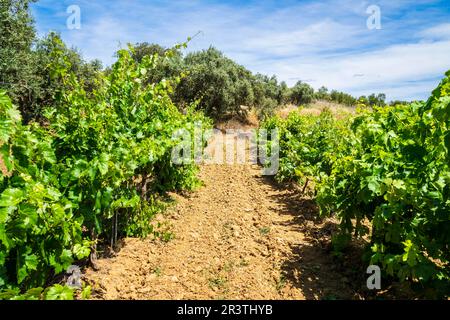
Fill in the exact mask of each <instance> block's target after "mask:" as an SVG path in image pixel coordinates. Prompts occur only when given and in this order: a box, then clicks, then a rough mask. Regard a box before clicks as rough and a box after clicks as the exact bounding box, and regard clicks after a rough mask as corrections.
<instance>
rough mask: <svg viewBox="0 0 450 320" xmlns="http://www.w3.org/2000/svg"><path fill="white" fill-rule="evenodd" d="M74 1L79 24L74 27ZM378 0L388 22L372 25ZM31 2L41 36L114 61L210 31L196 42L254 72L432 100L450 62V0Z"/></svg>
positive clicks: (89, 56)
mask: <svg viewBox="0 0 450 320" xmlns="http://www.w3.org/2000/svg"><path fill="white" fill-rule="evenodd" d="M70 5H78V6H79V7H80V9H81V29H80V30H69V29H68V28H67V24H66V21H67V18H68V17H69V14H68V13H67V8H68V7H69V6H70ZM370 5H377V6H378V7H379V8H380V10H381V29H380V30H376V29H373V30H369V29H368V28H367V24H366V21H367V19H368V18H369V14H367V13H366V10H367V8H368V7H369V6H370ZM32 10H33V14H34V16H35V20H36V25H37V30H38V32H39V34H40V35H45V34H46V33H48V32H49V31H51V30H52V31H57V32H60V33H61V35H62V37H63V39H64V40H65V41H66V42H67V43H68V44H69V45H71V46H74V47H77V48H78V49H79V50H80V51H81V52H82V53H83V55H84V57H85V58H86V59H95V58H97V59H100V60H102V61H103V62H104V63H105V64H111V63H113V62H114V57H113V54H114V52H115V51H116V50H117V49H118V48H119V47H121V46H124V45H126V43H128V42H132V43H133V42H143V41H147V42H155V43H159V44H162V45H165V46H172V45H173V44H175V43H179V42H183V41H185V40H186V38H187V37H189V36H193V35H195V34H197V32H198V31H201V33H200V34H199V35H198V36H197V37H195V39H194V40H192V42H191V43H190V44H189V48H188V51H193V50H200V49H205V48H208V47H209V46H210V45H213V46H215V47H217V48H218V49H220V50H222V51H223V52H224V53H225V54H226V55H227V56H229V57H231V58H232V59H234V60H235V61H237V62H238V63H240V64H242V65H244V66H245V67H247V68H249V69H250V70H252V71H253V72H261V73H264V74H268V75H272V74H275V75H276V76H277V77H278V78H279V79H280V80H284V81H286V82H287V83H288V84H290V85H292V84H294V83H295V82H296V81H298V80H303V81H306V82H308V83H309V84H311V85H312V86H313V87H315V88H319V87H320V86H322V85H325V86H327V87H328V88H330V89H338V90H343V91H345V92H349V93H351V94H354V95H356V96H359V95H362V94H370V93H372V92H384V93H386V94H387V97H388V99H425V98H426V97H427V96H428V95H429V93H430V92H431V90H432V89H433V88H434V87H436V85H437V84H438V83H439V80H440V79H441V78H442V77H443V75H444V73H445V72H446V71H447V70H449V69H450V0H417V1H407V0H395V1H393V0H380V1H361V0H329V1H293V0H287V1H283V0H279V1H264V0H259V1H238V0H227V1H215V0H189V1H179V0H170V1H162V0H155V1H154V0H95V1H94V0H79V1H77V0H70V1H66V0H40V1H39V2H38V3H36V4H34V5H33V7H32Z"/></svg>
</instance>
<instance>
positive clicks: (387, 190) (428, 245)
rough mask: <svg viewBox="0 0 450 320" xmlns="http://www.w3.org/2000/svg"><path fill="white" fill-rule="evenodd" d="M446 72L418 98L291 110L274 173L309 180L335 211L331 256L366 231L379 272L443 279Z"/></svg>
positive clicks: (447, 224) (448, 112) (449, 99)
mask: <svg viewBox="0 0 450 320" xmlns="http://www.w3.org/2000/svg"><path fill="white" fill-rule="evenodd" d="M449 119H450V72H448V73H447V77H446V78H445V79H444V80H443V81H442V83H441V84H440V85H439V87H438V88H437V89H435V90H434V91H433V94H432V96H431V97H430V98H429V100H428V101H427V102H424V103H413V104H410V105H396V106H390V107H378V108H374V109H373V110H369V109H365V110H364V109H362V110H360V111H359V112H358V114H357V115H356V116H355V117H344V118H343V119H340V120H338V119H336V118H335V117H334V116H333V115H332V114H331V113H330V112H329V111H324V112H323V113H322V114H321V115H319V116H311V115H307V116H305V115H300V114H298V113H295V112H294V113H292V114H290V115H289V117H288V118H287V119H286V120H281V119H279V118H273V119H270V120H268V121H266V122H265V123H264V124H263V126H264V127H265V128H268V129H272V128H280V130H281V138H280V140H281V145H280V149H281V155H280V158H281V160H280V161H281V167H280V171H279V172H278V174H277V176H276V178H277V179H278V180H279V181H290V182H295V183H297V184H299V185H303V192H305V191H306V189H307V187H308V183H309V184H310V185H312V186H313V190H314V197H315V198H316V199H317V203H318V205H319V207H320V210H321V214H322V215H328V216H329V215H335V216H336V217H337V218H339V220H340V231H339V232H338V233H336V234H335V235H334V236H333V245H334V250H335V253H336V254H339V253H340V251H342V250H343V249H344V248H345V247H346V246H347V245H348V244H349V242H350V241H351V240H352V237H356V238H357V237H363V236H365V235H367V234H369V236H370V248H368V250H367V253H366V259H367V262H368V263H370V264H373V265H382V266H383V272H384V274H385V276H386V277H394V278H398V279H400V280H406V279H408V280H410V281H415V282H419V283H421V284H422V285H425V286H426V285H428V286H432V287H433V288H436V290H437V291H439V292H441V293H448V292H449V290H450V287H449V276H450V273H449V271H450V270H449V258H450V256H449V254H450V250H449V244H450V237H449V231H450V221H449V213H450V201H449V195H450V193H449V192H450V189H449V186H450V180H449V179H450V171H449V168H450V167H449V166H450V157H449V150H450V131H449Z"/></svg>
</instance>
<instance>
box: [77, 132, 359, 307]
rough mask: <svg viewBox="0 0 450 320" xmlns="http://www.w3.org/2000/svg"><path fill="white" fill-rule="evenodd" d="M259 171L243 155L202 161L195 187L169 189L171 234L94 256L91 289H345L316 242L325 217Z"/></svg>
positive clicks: (306, 292) (348, 293) (217, 292)
mask: <svg viewBox="0 0 450 320" xmlns="http://www.w3.org/2000/svg"><path fill="white" fill-rule="evenodd" d="M227 143H230V141H227ZM261 173H262V172H261V168H260V167H258V166H257V165H251V164H241V165H238V164H234V165H203V166H202V167H201V170H200V179H202V181H203V182H204V186H203V187H201V188H200V189H199V190H198V191H196V192H194V193H192V194H190V195H188V196H181V195H177V194H173V195H172V197H173V198H174V199H175V201H176V205H174V206H173V207H171V208H170V209H169V210H168V212H166V213H165V214H164V218H163V219H164V220H165V221H168V222H169V223H170V224H171V230H172V231H173V233H174V235H175V238H174V239H173V240H171V241H169V242H167V243H166V242H162V241H160V240H151V239H145V240H141V239H125V240H124V241H123V244H122V248H121V250H120V251H119V252H118V253H117V254H116V255H115V256H114V257H111V258H103V259H99V261H98V267H99V268H100V269H99V271H94V270H92V269H88V270H87V271H86V273H85V278H86V280H87V281H88V282H89V283H91V284H93V289H94V298H99V299H146V300H147V299H320V298H328V297H331V298H354V297H355V294H354V293H353V291H352V290H351V288H350V286H349V284H348V283H347V282H346V279H342V277H340V276H336V274H338V273H336V269H335V266H334V264H333V262H332V260H331V257H330V255H329V254H327V253H326V252H325V250H324V249H323V241H324V240H326V239H328V238H329V236H330V234H331V231H332V229H333V228H334V222H332V221H329V220H326V221H323V220H320V219H318V218H317V209H316V207H315V205H314V204H313V202H312V201H311V200H310V199H307V198H298V197H297V196H296V194H297V193H294V192H292V191H288V190H285V189H282V188H278V187H277V186H276V185H274V184H273V183H271V181H270V179H268V178H265V177H263V176H262V175H261ZM159 219H162V218H161V217H160V218H159Z"/></svg>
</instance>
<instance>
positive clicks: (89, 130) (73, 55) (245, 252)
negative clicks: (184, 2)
mask: <svg viewBox="0 0 450 320" xmlns="http://www.w3.org/2000/svg"><path fill="white" fill-rule="evenodd" d="M0 9H1V10H0V18H1V24H0V66H1V69H0V80H1V81H0V83H1V87H0V300H87V299H221V300H222V299H261V300H264V299H397V298H400V299H401V298H407V299H423V298H425V299H448V298H449V293H450V247H449V246H450V71H448V72H447V73H446V75H445V77H444V78H443V79H442V80H441V82H440V84H439V86H438V87H437V88H436V89H435V90H434V91H432V93H431V96H430V97H429V98H428V100H426V101H415V102H400V101H397V102H392V103H390V104H389V103H387V102H386V101H385V100H386V95H385V94H382V93H379V94H371V95H369V96H361V97H353V96H352V95H350V94H347V93H344V92H340V91H337V90H332V91H330V92H329V91H328V89H327V88H325V87H322V88H320V89H319V90H318V91H316V90H314V88H312V87H311V86H310V85H308V84H307V83H305V82H302V81H298V82H297V83H295V84H294V85H293V86H292V87H289V86H288V85H287V84H286V83H285V82H278V80H277V78H276V77H275V76H273V77H269V76H265V75H262V74H253V73H252V72H251V71H249V70H247V69H246V68H245V67H244V66H241V65H239V64H237V63H236V62H234V61H233V60H231V59H230V58H228V57H226V56H225V55H224V54H223V53H222V52H221V51H219V50H218V49H215V48H213V47H210V48H209V49H207V50H202V51H197V52H189V53H187V54H185V53H184V50H186V49H187V48H188V46H189V42H190V41H191V40H192V39H190V38H189V39H188V41H187V42H186V43H182V44H178V45H175V46H174V47H173V48H165V47H162V46H159V45H156V44H148V43H137V44H134V45H132V44H129V45H128V46H127V47H126V48H123V49H120V50H119V51H117V52H116V54H115V59H116V60H115V62H114V63H113V64H112V65H110V66H108V67H103V66H102V65H101V63H100V62H99V61H91V62H86V61H84V60H83V58H82V57H81V54H80V53H78V52H77V51H76V50H75V49H70V48H68V46H67V45H66V44H65V43H64V42H63V41H62V39H61V37H60V36H59V35H58V34H56V33H50V34H49V35H48V36H46V37H45V38H42V39H38V38H37V36H36V35H35V31H34V26H33V22H32V18H31V15H30V12H29V7H28V1H15V0H11V1H4V2H2V7H1V8H0ZM16 34H17V37H19V38H20V39H21V42H20V44H17V41H16ZM22 40H23V41H22ZM318 103H322V104H325V105H326V106H328V105H331V106H334V107H333V108H330V107H320V108H316V109H314V105H315V104H318ZM319 109H320V110H319ZM213 128H215V129H216V130H215V131H213V130H212V129H213ZM219 128H220V130H219ZM227 129H236V130H237V129H239V130H240V131H239V130H237V131H233V133H232V134H230V135H226V136H225V139H224V141H222V140H221V139H222V134H223V133H225V132H226V131H227ZM236 132H237V133H236ZM183 133H184V135H183ZM253 133H255V136H254V137H255V141H256V142H257V146H256V148H255V149H254V150H253V149H252V147H251V146H249V145H247V144H246V143H247V142H248V141H247V140H246V139H247V138H248V137H251V135H252V134H253ZM263 133H266V134H263ZM267 133H269V134H267ZM186 134H187V136H188V137H189V139H188V140H186ZM222 142H224V144H225V149H223V147H224V146H223V145H222V144H221V143H222ZM240 143H242V145H245V152H248V153H250V152H251V151H255V152H256V153H257V154H258V155H261V154H264V155H269V154H271V156H272V158H271V160H273V159H275V158H276V157H275V158H274V150H276V151H277V152H279V154H276V155H279V157H278V158H277V160H279V166H278V167H277V170H276V173H275V174H274V175H270V176H267V175H265V174H263V173H264V172H266V171H264V170H263V169H264V168H267V167H268V166H270V165H273V163H268V161H265V159H266V158H264V157H263V158H264V159H261V158H258V160H259V161H254V162H251V163H248V162H245V163H236V162H233V161H231V162H222V163H213V164H208V163H205V162H202V161H195V160H199V158H200V160H205V159H206V158H207V157H209V156H211V154H209V152H212V151H211V150H213V151H214V152H217V150H218V149H220V148H222V150H229V149H233V148H234V146H235V145H239V144H240ZM180 146H184V147H188V148H192V147H193V149H194V152H192V153H188V154H184V153H183V152H182V153H183V154H180V152H178V151H179V149H178V148H179V147H180ZM208 148H209V149H208ZM184 150H185V149H183V150H182V151H184ZM189 150H190V149H189ZM233 150H234V149H233ZM233 152H234V151H233ZM174 155H177V156H180V157H183V159H184V160H185V161H182V162H181V163H178V162H176V161H174ZM235 156H236V158H238V156H237V155H236V154H234V153H233V154H231V157H232V158H233V160H235V159H234V157H235ZM222 160H224V159H222ZM227 160H228V158H227ZM374 266H375V267H379V268H380V270H381V279H382V284H383V290H381V289H379V290H378V291H371V290H369V288H368V287H367V283H368V282H366V280H367V277H368V274H367V272H366V271H367V270H368V269H367V268H368V267H374ZM70 270H72V271H73V270H79V272H80V274H79V275H78V276H79V279H76V280H78V281H79V282H78V283H77V285H76V286H74V285H71V283H70V279H71V278H70V276H71V275H72V274H71V272H70Z"/></svg>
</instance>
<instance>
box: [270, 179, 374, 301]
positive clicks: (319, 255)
mask: <svg viewBox="0 0 450 320" xmlns="http://www.w3.org/2000/svg"><path fill="white" fill-rule="evenodd" d="M261 179H262V180H263V182H264V183H268V184H270V185H271V186H272V187H274V188H277V189H284V190H286V185H281V184H278V183H276V182H275V181H274V180H273V179H271V178H261ZM289 189H290V190H292V187H289ZM273 200H274V201H276V202H277V203H278V204H279V205H281V208H280V209H279V213H280V214H282V215H287V216H289V219H287V220H285V222H283V223H282V224H283V225H284V226H289V227H290V228H291V229H293V230H296V231H299V232H301V233H303V235H304V237H305V239H304V240H305V241H303V242H302V243H301V244H296V245H291V246H290V250H291V254H290V255H289V257H288V258H287V259H286V261H284V263H283V265H282V272H283V278H284V281H285V282H286V284H290V285H291V286H294V287H296V288H298V289H299V290H301V291H302V292H303V295H304V296H305V298H306V299H321V300H322V299H362V298H364V297H366V296H367V295H368V294H370V293H369V292H368V290H367V288H366V274H365V269H364V263H363V260H362V253H363V248H364V244H363V243H358V244H355V245H353V246H351V247H350V248H348V249H347V250H346V251H345V252H344V253H343V255H342V256H341V257H338V256H336V255H334V254H333V250H332V246H331V237H332V235H333V234H334V233H335V232H337V231H338V221H337V220H336V219H335V218H322V217H321V216H320V214H319V208H318V206H317V204H316V203H315V201H314V199H313V198H311V197H310V196H307V195H302V194H301V192H299V191H298V190H295V191H287V190H286V192H285V193H283V194H282V195H279V194H278V195H277V196H276V197H275V196H274V197H273Z"/></svg>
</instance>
